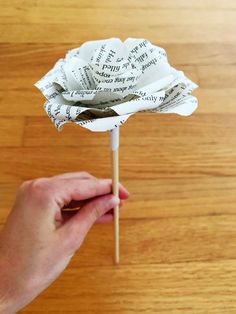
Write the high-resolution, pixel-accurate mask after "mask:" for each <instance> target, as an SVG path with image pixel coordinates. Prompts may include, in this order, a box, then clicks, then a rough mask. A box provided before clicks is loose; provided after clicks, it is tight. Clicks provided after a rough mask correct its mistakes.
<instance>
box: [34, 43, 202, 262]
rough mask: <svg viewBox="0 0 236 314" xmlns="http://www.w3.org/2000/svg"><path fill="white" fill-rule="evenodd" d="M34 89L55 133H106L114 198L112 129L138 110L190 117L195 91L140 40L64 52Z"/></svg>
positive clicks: (161, 53)
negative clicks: (69, 127)
mask: <svg viewBox="0 0 236 314" xmlns="http://www.w3.org/2000/svg"><path fill="white" fill-rule="evenodd" d="M35 86H36V87H37V88H39V89H40V90H41V92H42V93H43V94H44V96H45V97H46V99H47V100H46V102H45V110H46V112H47V114H48V116H49V117H50V119H51V120H52V122H53V123H54V125H55V126H56V127H57V128H58V129H60V128H61V127H62V126H63V124H65V123H67V122H73V123H75V124H78V125H80V126H82V127H85V128H87V129H89V130H91V131H97V132H99V131H111V133H110V134H111V149H112V154H113V193H114V194H115V195H118V146H119V144H118V143H119V141H118V139H119V133H118V130H119V128H118V126H120V125H121V124H123V123H124V122H125V121H126V120H127V119H128V118H129V117H130V116H131V115H133V114H134V113H136V112H140V111H151V112H156V113H176V114H179V115H182V116H188V115H190V114H191V113H192V112H193V111H194V110H195V109H196V108H197V99H196V98H195V97H194V96H192V95H190V94H191V92H192V91H193V90H194V89H195V88H196V87H197V85H196V84H195V83H193V82H192V81H191V80H190V79H188V78H187V77H186V76H185V75H184V73H183V72H181V71H178V70H176V69H174V68H173V67H171V65H170V64H169V63H168V59H167V55H166V52H165V50H164V49H163V48H160V47H158V46H155V45H153V44H151V43H150V42H149V41H148V40H146V39H136V38H128V39H126V40H125V41H124V42H122V41H121V40H120V39H118V38H111V39H105V40H97V41H89V42H86V43H84V44H83V45H82V46H81V47H79V48H75V49H72V50H70V51H68V53H67V54H66V56H65V58H64V59H60V60H58V61H57V62H56V64H55V65H54V67H53V68H52V69H51V70H50V71H49V72H48V73H47V74H46V75H45V76H44V77H43V78H41V79H40V80H39V81H38V82H37V83H36V84H35ZM114 215H115V216H114V222H115V261H116V263H118V262H119V246H118V232H119V228H118V218H119V211H118V207H116V208H115V209H114Z"/></svg>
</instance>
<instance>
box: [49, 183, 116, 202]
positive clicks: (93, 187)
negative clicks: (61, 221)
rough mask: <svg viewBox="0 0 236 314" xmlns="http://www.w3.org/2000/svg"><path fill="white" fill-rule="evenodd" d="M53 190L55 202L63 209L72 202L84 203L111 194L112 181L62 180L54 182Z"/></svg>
mask: <svg viewBox="0 0 236 314" xmlns="http://www.w3.org/2000/svg"><path fill="white" fill-rule="evenodd" d="M52 189H53V196H54V200H55V201H56V202H57V204H58V206H59V207H60V208H62V207H63V206H64V205H66V204H68V203H70V202H71V201H82V200H87V199H89V198H93V197H96V196H100V195H104V194H109V193H111V191H112V181H111V180H110V179H98V180H94V179H87V180H81V179H77V178H71V179H60V180H54V182H53V183H52Z"/></svg>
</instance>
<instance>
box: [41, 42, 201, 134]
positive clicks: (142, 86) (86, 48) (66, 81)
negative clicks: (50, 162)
mask: <svg viewBox="0 0 236 314" xmlns="http://www.w3.org/2000/svg"><path fill="white" fill-rule="evenodd" d="M35 86H36V87H37V88H39V89H40V90H41V92H42V93H43V94H44V96H45V97H46V99H47V101H46V103H45V110H46V112H47V114H48V116H49V117H50V118H51V120H52V121H53V123H54V124H55V126H56V127H57V128H58V129H60V128H61V126H62V125H63V124H65V123H67V122H74V123H76V124H78V125H80V126H83V127H85V128H88V129H90V130H91V131H107V130H112V129H114V128H115V127H116V126H119V125H121V124H123V123H124V122H125V121H126V120H127V119H128V118H129V117H130V116H131V115H133V114H134V113H136V112H138V111H147V110H148V111H152V112H157V113H176V114H180V115H183V116H187V115H190V114H191V113H192V112H193V111H194V110H195V109H196V107H197V99H196V98H195V97H194V96H191V95H190V94H191V92H192V91H193V90H194V89H195V88H196V87H197V85H196V84H195V83H193V82H192V81H191V80H189V79H188V78H187V77H186V76H185V75H184V74H183V72H181V71H177V70H176V69H174V68H173V67H171V66H170V64H169V63H168V60H167V55H166V52H165V50H164V49H163V48H160V47H157V46H155V45H153V44H151V43H150V42H149V41H148V40H146V39H135V38H128V39H126V40H125V41H124V42H122V41H121V40H120V39H118V38H111V39H106V40H98V41H90V42H86V43H84V44H83V45H82V46H81V47H80V48H75V49H72V50H70V51H69V52H68V53H67V54H66V56H65V58H64V59H60V60H59V61H57V62H56V64H55V65H54V67H53V69H52V70H50V71H49V72H48V73H47V74H46V75H45V76H44V77H43V78H42V79H41V80H40V81H38V82H37V83H36V84H35Z"/></svg>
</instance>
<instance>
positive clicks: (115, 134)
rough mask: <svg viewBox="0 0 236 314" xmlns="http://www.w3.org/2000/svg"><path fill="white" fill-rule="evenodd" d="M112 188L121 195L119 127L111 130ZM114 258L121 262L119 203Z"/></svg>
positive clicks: (116, 208)
mask: <svg viewBox="0 0 236 314" xmlns="http://www.w3.org/2000/svg"><path fill="white" fill-rule="evenodd" d="M111 150H112V190H113V194H114V195H115V196H117V197H119V128H118V127H117V128H115V129H114V130H112V131H111ZM114 260H115V264H119V261H120V253H119V205H118V206H115V207H114Z"/></svg>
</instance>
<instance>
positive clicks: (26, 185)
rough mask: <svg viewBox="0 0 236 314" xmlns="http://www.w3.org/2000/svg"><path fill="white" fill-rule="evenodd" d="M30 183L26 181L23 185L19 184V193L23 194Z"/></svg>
mask: <svg viewBox="0 0 236 314" xmlns="http://www.w3.org/2000/svg"><path fill="white" fill-rule="evenodd" d="M30 183H31V181H30V180H27V181H24V182H23V183H21V185H20V187H19V192H24V191H25V190H27V189H28V187H29V185H30Z"/></svg>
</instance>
